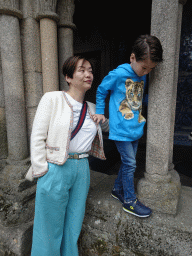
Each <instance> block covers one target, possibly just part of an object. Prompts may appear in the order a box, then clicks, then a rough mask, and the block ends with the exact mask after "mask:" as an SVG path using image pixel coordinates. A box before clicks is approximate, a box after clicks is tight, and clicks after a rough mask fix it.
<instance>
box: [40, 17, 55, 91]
mask: <svg viewBox="0 0 192 256" xmlns="http://www.w3.org/2000/svg"><path fill="white" fill-rule="evenodd" d="M40 34H41V54H42V72H43V92H44V93H45V92H49V91H57V90H58V89H59V75H58V54H57V24H56V22H55V21H54V20H52V19H49V18H43V19H41V20H40Z"/></svg>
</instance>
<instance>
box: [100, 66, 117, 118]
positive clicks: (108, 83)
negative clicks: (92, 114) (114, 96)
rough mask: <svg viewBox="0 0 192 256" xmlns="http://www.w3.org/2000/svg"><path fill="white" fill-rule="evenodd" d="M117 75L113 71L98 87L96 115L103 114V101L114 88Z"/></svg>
mask: <svg viewBox="0 0 192 256" xmlns="http://www.w3.org/2000/svg"><path fill="white" fill-rule="evenodd" d="M117 79H118V74H117V73H116V72H115V71H114V70H113V71H111V72H110V73H109V74H108V75H107V76H106V77H105V78H104V79H103V81H102V83H101V84H100V85H99V87H98V89H97V93H96V114H102V115H104V113H105V99H106V97H107V95H108V93H109V91H112V90H113V89H114V88H115V85H116V81H117Z"/></svg>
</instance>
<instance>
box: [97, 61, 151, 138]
mask: <svg viewBox="0 0 192 256" xmlns="http://www.w3.org/2000/svg"><path fill="white" fill-rule="evenodd" d="M145 83H146V76H142V77H139V76H138V75H137V74H136V73H135V72H134V71H133V69H132V68H131V65H130V64H123V65H120V66H118V67H117V68H116V69H114V70H113V71H111V72H109V74H108V75H107V76H106V77H105V78H104V79H103V81H102V83H101V84H100V85H99V87H98V89H97V94H96V114H104V113H105V99H106V97H107V94H108V93H109V91H110V92H111V93H110V101H109V127H110V129H109V139H111V140H117V141H135V140H138V139H140V138H141V137H142V135H143V128H144V125H145V119H144V118H143V117H142V118H141V119H139V115H140V114H141V109H142V97H143V91H144V85H145ZM138 84H139V89H138V87H137V85H138ZM141 88H142V89H141ZM138 106H140V107H139V108H138Z"/></svg>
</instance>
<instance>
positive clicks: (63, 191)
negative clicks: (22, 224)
mask: <svg viewBox="0 0 192 256" xmlns="http://www.w3.org/2000/svg"><path fill="white" fill-rule="evenodd" d="M79 180H81V181H82V182H81V183H80V182H79ZM77 181H78V182H77ZM76 182H77V183H78V185H77V186H76ZM89 183H90V174H89V165H88V160H87V159H81V160H74V159H69V160H67V162H66V163H65V164H64V165H63V166H59V165H55V164H50V163H49V171H48V173H47V174H46V175H44V176H43V177H41V178H39V180H38V184H37V193H36V205H35V219H34V228H33V243H32V253H31V256H53V255H54V256H60V255H62V256H69V255H73V256H77V255H78V248H77V240H78V236H79V234H80V231H81V226H82V221H83V217H84V211H85V202H86V197H87V193H88V189H89ZM78 186H80V187H78ZM73 187H74V188H73ZM77 187H78V191H79V196H81V200H79V201H78V204H79V203H80V204H81V203H82V205H83V206H82V207H81V209H78V211H79V212H78V213H77V212H76V208H75V205H76V203H77V200H78V199H77V198H75V196H72V195H73V193H72V194H71V192H72V191H73V190H74V189H77ZM84 190H85V191H86V192H84ZM70 205H71V208H72V209H73V207H74V209H73V210H72V212H74V214H73V216H71V218H72V222H71V224H70V223H68V218H67V217H66V216H67V215H68V208H69V206H70ZM69 221H71V220H69ZM73 223H76V224H75V225H74V224H73ZM68 225H69V226H70V225H71V228H72V230H74V233H73V232H70V234H71V235H70V238H69V239H68V242H67V243H66V242H65V239H66V236H65V231H64V230H65V226H66V227H67V226H68ZM64 245H65V246H64ZM65 248H72V249H71V252H70V249H69V250H68V251H69V252H70V253H71V254H70V253H68V252H66V253H65Z"/></svg>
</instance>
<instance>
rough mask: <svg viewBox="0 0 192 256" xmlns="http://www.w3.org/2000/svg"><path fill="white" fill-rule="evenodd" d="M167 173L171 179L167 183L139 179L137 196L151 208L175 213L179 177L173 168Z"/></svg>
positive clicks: (178, 192) (179, 185)
mask: <svg viewBox="0 0 192 256" xmlns="http://www.w3.org/2000/svg"><path fill="white" fill-rule="evenodd" d="M168 174H169V176H171V179H170V181H169V182H167V183H164V182H152V180H149V179H147V178H143V179H141V180H140V181H139V183H138V187H137V191H138V198H139V200H141V202H143V203H144V204H145V205H146V206H148V207H150V208H151V209H152V210H155V211H158V212H161V213H166V214H173V215H175V214H176V213H177V206H178V201H179V197H180V190H181V183H180V177H179V174H178V173H177V172H176V171H175V170H172V171H169V172H168Z"/></svg>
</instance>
